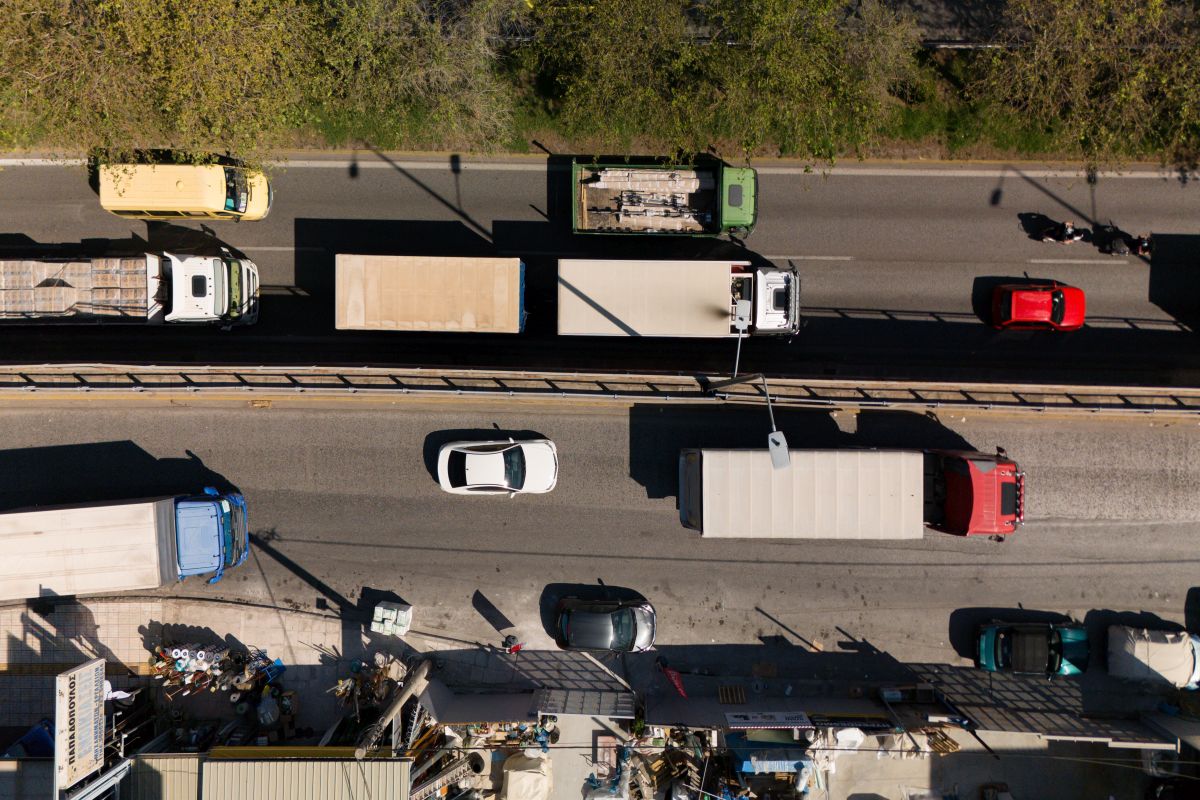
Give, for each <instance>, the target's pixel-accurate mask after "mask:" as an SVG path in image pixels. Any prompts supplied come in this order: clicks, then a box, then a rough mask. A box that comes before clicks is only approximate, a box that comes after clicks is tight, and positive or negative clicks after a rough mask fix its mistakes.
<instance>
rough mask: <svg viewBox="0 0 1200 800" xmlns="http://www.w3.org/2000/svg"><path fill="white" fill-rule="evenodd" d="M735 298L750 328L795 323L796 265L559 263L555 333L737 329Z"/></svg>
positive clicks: (772, 329)
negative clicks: (746, 307) (745, 306)
mask: <svg viewBox="0 0 1200 800" xmlns="http://www.w3.org/2000/svg"><path fill="white" fill-rule="evenodd" d="M739 300H746V301H749V303H750V305H751V314H750V319H749V328H748V330H747V333H749V334H750V335H760V336H761V335H785V336H786V335H791V334H794V333H796V331H797V330H799V327H800V277H799V275H798V274H797V272H796V270H795V269H779V268H775V267H769V268H768V267H752V266H751V265H750V262H749V261H610V260H592V259H563V260H560V261H559V262H558V333H559V334H560V335H562V336H678V337H728V336H737V335H738V330H737V327H736V326H735V324H734V323H735V321H736V308H737V303H738V301H739Z"/></svg>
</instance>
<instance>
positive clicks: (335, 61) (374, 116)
mask: <svg viewBox="0 0 1200 800" xmlns="http://www.w3.org/2000/svg"><path fill="white" fill-rule="evenodd" d="M520 2H521V0H465V1H462V2H460V1H459V0H323V2H322V8H321V13H322V16H323V17H324V18H325V19H326V20H327V25H326V28H325V32H324V34H323V37H324V38H323V41H322V46H321V48H320V53H321V67H322V69H321V79H320V81H318V82H317V84H316V92H315V94H316V104H317V105H318V106H319V107H320V108H321V109H322V110H323V111H324V112H325V113H327V114H331V115H333V116H336V117H339V118H340V119H341V120H342V122H343V129H344V130H345V131H346V132H347V135H349V136H351V137H355V138H368V139H369V138H374V137H381V138H382V140H383V143H384V144H385V145H386V146H396V145H398V144H408V145H409V146H413V145H417V146H430V147H434V148H439V149H440V148H447V147H467V148H472V147H489V146H493V145H494V144H495V143H496V142H498V141H500V140H502V139H503V138H504V137H505V136H507V135H508V133H509V131H510V130H511V125H512V98H511V96H510V93H509V90H508V88H507V87H506V86H505V85H504V83H503V82H502V81H501V80H500V79H499V77H498V75H497V70H496V62H497V60H498V54H497V52H496V41H497V33H498V31H499V29H500V27H501V25H502V24H503V22H504V21H505V20H507V19H508V18H510V17H512V16H513V15H515V14H516V13H517V7H518V4H520Z"/></svg>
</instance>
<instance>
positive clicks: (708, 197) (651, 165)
mask: <svg viewBox="0 0 1200 800" xmlns="http://www.w3.org/2000/svg"><path fill="white" fill-rule="evenodd" d="M571 219H572V226H571V227H572V230H573V231H574V232H575V233H619V234H657V235H666V236H719V235H721V234H725V233H728V234H730V235H731V236H740V237H745V236H749V235H750V233H751V232H752V231H753V230H754V225H755V223H757V221H758V173H757V172H755V171H754V170H753V169H750V168H749V167H732V166H730V165H729V164H726V163H725V162H723V161H719V160H717V159H712V158H705V159H701V160H699V161H697V162H696V163H695V164H672V163H670V162H667V161H663V160H660V159H651V160H645V159H629V160H622V161H618V160H608V161H598V160H594V159H584V158H576V159H574V161H573V162H572V163H571Z"/></svg>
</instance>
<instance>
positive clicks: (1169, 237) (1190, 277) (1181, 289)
mask: <svg viewBox="0 0 1200 800" xmlns="http://www.w3.org/2000/svg"><path fill="white" fill-rule="evenodd" d="M1153 241H1154V244H1153V251H1152V253H1151V255H1150V256H1149V257H1148V258H1149V262H1150V293H1149V300H1150V302H1151V303H1153V304H1154V305H1156V306H1158V307H1159V308H1161V309H1162V310H1163V311H1165V312H1166V313H1168V314H1170V315H1171V316H1172V317H1174V318H1175V320H1176V321H1177V322H1179V323H1181V324H1183V325H1186V326H1187V327H1188V328H1190V329H1191V330H1192V331H1193V332H1195V331H1197V330H1200V262H1198V261H1197V259H1196V254H1197V253H1200V235H1196V234H1166V233H1155V234H1154V235H1153Z"/></svg>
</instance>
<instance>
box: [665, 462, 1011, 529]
mask: <svg viewBox="0 0 1200 800" xmlns="http://www.w3.org/2000/svg"><path fill="white" fill-rule="evenodd" d="M1024 507H1025V476H1024V473H1022V472H1021V471H1020V468H1019V467H1018V466H1017V464H1016V462H1015V461H1013V460H1011V459H1010V458H1008V456H1007V455H1006V454H1005V453H1004V452H1003V451H999V452H997V453H994V454H988V453H979V452H975V451H969V450H874V449H866V448H863V449H858V448H844V449H835V450H815V449H814V450H790V451H789V460H788V463H787V465H786V466H785V467H783V468H776V466H775V464H774V463H773V461H772V458H771V455H770V453H769V452H768V451H767V450H729V449H707V448H685V449H683V450H682V451H681V452H680V454H679V520H680V522H682V523H683V525H684V527H686V528H692V529H693V530H697V531H700V534H701V535H702V536H704V537H706V538H707V537H725V538H749V539H920V538H921V537H922V536H923V535H924V533H925V529H926V528H927V527H928V528H933V529H935V530H940V531H944V532H946V533H954V534H958V535H960V536H1000V537H1003V536H1008V535H1009V534H1012V533H1014V532H1015V531H1016V529H1017V528H1018V527H1019V526H1020V524H1021V522H1022V520H1023V519H1024V516H1025V511H1024Z"/></svg>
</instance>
